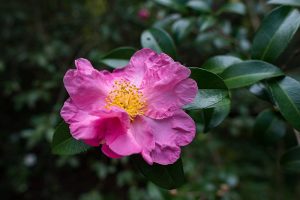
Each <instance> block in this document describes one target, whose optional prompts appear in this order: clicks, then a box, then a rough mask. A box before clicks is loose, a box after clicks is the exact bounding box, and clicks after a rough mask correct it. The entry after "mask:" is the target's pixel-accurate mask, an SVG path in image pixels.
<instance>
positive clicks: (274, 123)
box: [253, 110, 286, 144]
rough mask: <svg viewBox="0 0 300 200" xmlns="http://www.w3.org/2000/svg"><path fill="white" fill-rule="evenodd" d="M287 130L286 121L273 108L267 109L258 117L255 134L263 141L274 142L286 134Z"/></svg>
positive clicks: (266, 142) (254, 129)
mask: <svg viewBox="0 0 300 200" xmlns="http://www.w3.org/2000/svg"><path fill="white" fill-rule="evenodd" d="M285 130H286V128H285V123H284V122H283V121H282V119H281V118H280V116H279V115H278V113H275V112H274V111H273V110H265V111H263V112H261V113H260V114H259V115H258V117H257V118H256V121H255V124H254V128H253V135H254V137H255V138H257V139H258V140H259V141H261V142H262V143H265V144H272V143H275V142H277V141H278V140H279V139H281V138H282V137H283V136H284V134H285Z"/></svg>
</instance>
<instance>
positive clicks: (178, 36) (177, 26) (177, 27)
mask: <svg viewBox="0 0 300 200" xmlns="http://www.w3.org/2000/svg"><path fill="white" fill-rule="evenodd" d="M191 25H192V19H180V20H177V21H176V22H175V23H174V24H173V25H172V32H173V33H174V36H175V41H180V40H182V39H184V38H185V37H186V36H187V35H188V34H189V33H190V32H191Z"/></svg>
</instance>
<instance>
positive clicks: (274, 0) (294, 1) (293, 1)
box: [268, 0, 300, 6]
mask: <svg viewBox="0 0 300 200" xmlns="http://www.w3.org/2000/svg"><path fill="white" fill-rule="evenodd" d="M268 4H281V5H287V6H300V1H299V0H271V1H269V2H268Z"/></svg>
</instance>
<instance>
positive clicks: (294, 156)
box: [280, 146, 300, 172]
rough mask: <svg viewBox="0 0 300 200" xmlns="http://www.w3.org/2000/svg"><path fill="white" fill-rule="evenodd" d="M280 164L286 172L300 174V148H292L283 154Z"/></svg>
mask: <svg viewBox="0 0 300 200" xmlns="http://www.w3.org/2000/svg"><path fill="white" fill-rule="evenodd" d="M280 164H281V165H282V167H283V168H284V169H285V170H287V171H292V172H300V146H296V147H293V148H291V149H289V150H288V151H287V152H286V153H284V154H283V155H282V157H281V159H280Z"/></svg>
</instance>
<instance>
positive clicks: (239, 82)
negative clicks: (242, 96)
mask: <svg viewBox="0 0 300 200" xmlns="http://www.w3.org/2000/svg"><path fill="white" fill-rule="evenodd" d="M282 75H283V73H282V71H281V70H280V69H279V68H278V67H275V66H274V65H271V64H269V63H266V62H263V61H258V60H249V61H244V62H240V63H237V64H234V65H231V66H230V67H228V68H227V69H226V70H225V71H224V72H223V73H222V74H221V75H220V76H221V77H222V78H223V79H224V81H225V83H226V85H227V86H228V88H230V89H233V88H240V87H245V86H249V85H252V84H254V83H256V82H259V81H261V80H264V79H268V78H272V77H277V76H282Z"/></svg>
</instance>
